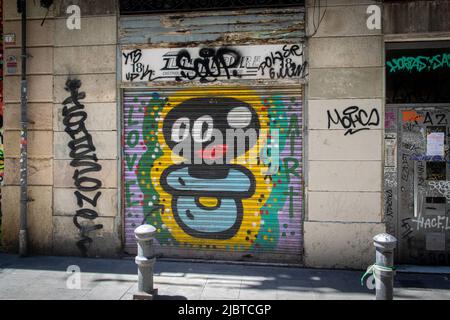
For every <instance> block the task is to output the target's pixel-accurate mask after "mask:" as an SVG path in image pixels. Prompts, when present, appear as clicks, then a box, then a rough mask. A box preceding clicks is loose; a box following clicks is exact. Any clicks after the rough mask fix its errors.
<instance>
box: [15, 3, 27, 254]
mask: <svg viewBox="0 0 450 320" xmlns="http://www.w3.org/2000/svg"><path fill="white" fill-rule="evenodd" d="M17 5H18V11H19V12H20V13H22V54H21V57H22V65H21V67H22V76H21V81H20V114H21V117H20V124H21V132H20V217H19V222H20V231H19V255H20V256H21V257H24V256H26V255H27V254H28V231H27V203H28V194H27V188H28V184H27V157H28V155H27V139H28V132H27V130H28V128H27V125H28V119H27V90H28V89H27V48H26V46H27V1H26V0H18V1H17Z"/></svg>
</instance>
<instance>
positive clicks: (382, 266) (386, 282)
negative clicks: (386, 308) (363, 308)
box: [373, 233, 397, 300]
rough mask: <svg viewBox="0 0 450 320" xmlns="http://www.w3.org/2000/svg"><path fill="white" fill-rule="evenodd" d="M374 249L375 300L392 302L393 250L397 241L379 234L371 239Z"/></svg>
mask: <svg viewBox="0 0 450 320" xmlns="http://www.w3.org/2000/svg"><path fill="white" fill-rule="evenodd" d="M373 244H374V246H375V249H376V262H375V266H374V271H373V272H374V278H375V292H376V293H375V299H376V300H392V299H393V298H394V274H395V271H394V269H393V267H394V249H395V247H396V245H397V239H396V238H395V237H394V236H392V235H390V234H388V233H380V234H377V235H376V236H375V237H373Z"/></svg>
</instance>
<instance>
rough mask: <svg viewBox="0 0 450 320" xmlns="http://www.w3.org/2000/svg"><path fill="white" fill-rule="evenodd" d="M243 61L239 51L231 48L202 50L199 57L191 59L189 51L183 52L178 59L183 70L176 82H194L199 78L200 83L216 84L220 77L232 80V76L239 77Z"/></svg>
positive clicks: (179, 53)
mask: <svg viewBox="0 0 450 320" xmlns="http://www.w3.org/2000/svg"><path fill="white" fill-rule="evenodd" d="M240 60H241V55H240V54H239V52H238V51H236V50H234V49H231V48H225V47H222V48H219V49H217V50H216V49H214V48H202V49H200V51H199V57H198V58H196V59H192V58H191V54H190V53H189V51H187V50H181V51H180V52H178V54H177V57H176V65H177V67H178V68H179V69H180V70H181V72H180V76H177V77H176V78H175V80H176V81H183V80H194V79H197V78H199V79H200V82H202V83H205V82H214V81H216V80H217V79H218V78H220V77H226V78H227V79H230V78H231V76H234V77H239V75H238V73H237V71H236V70H233V72H231V70H230V69H232V68H237V67H238V65H239V62H240Z"/></svg>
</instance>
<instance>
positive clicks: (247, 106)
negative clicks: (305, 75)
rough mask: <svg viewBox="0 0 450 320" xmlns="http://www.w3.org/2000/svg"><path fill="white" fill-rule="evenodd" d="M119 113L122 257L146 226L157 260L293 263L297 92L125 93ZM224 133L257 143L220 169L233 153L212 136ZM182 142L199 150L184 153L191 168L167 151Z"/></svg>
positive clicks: (297, 254)
mask: <svg viewBox="0 0 450 320" xmlns="http://www.w3.org/2000/svg"><path fill="white" fill-rule="evenodd" d="M123 106H124V110H123V115H124V140H123V144H124V145H123V172H124V212H125V246H126V248H128V249H131V250H132V249H134V248H135V247H136V244H135V239H134V235H133V230H134V228H135V227H137V226H138V225H140V224H141V223H143V222H147V223H149V224H152V225H154V226H155V227H156V228H157V234H156V240H157V247H158V251H159V252H161V253H162V254H163V255H164V256H170V257H183V258H209V259H228V260H236V259H242V258H243V257H247V258H248V259H250V260H255V261H283V262H299V261H300V260H301V252H302V234H303V232H302V212H303V210H302V199H303V185H302V181H303V172H302V130H303V128H302V127H303V126H302V122H303V121H302V89H301V86H299V85H296V86H292V85H291V86H289V85H285V86H277V87H275V86H252V87H245V86H220V87H211V86H207V87H201V88H194V89H191V88H190V89H185V88H168V87H159V88H139V89H131V88H130V89H125V90H124V93H123ZM212 128H214V129H217V131H211V130H212ZM229 128H239V129H243V130H244V132H251V131H246V130H248V129H253V130H254V131H253V132H256V133H257V135H256V141H255V140H254V139H253V140H252V139H251V137H249V138H248V140H246V142H245V144H244V145H243V147H244V149H243V150H241V151H236V153H234V157H232V158H233V160H232V161H230V162H227V161H224V163H222V164H220V161H219V160H218V159H219V158H221V157H222V158H225V156H226V155H228V156H230V154H231V153H232V151H229V150H233V149H237V145H235V143H234V140H230V139H227V138H226V135H225V134H224V135H223V139H224V140H223V143H220V139H219V138H218V137H217V136H216V135H215V133H217V132H221V133H225V129H229ZM213 133H214V135H213ZM212 136H214V138H211V137H212ZM277 136H278V139H277ZM183 139H185V140H186V141H191V142H192V141H194V142H195V141H196V142H200V145H201V147H202V149H201V150H200V151H199V150H197V149H195V150H194V149H193V150H192V151H188V152H185V153H183V156H184V158H186V157H190V158H191V162H189V164H179V162H180V161H181V159H182V157H173V154H174V153H175V151H174V150H172V149H171V148H175V145H176V142H180V141H181V140H183ZM189 139H190V140H189ZM212 141H214V142H213V143H212ZM191 142H189V143H188V144H189V145H191V144H190V143H191ZM208 143H210V145H214V146H215V147H213V148H208V147H207V145H208ZM267 146H271V147H270V148H269V149H268V148H267ZM233 147H236V148H233ZM268 150H269V151H268ZM277 150H278V153H279V157H278V156H277V155H276V153H277ZM252 157H253V158H252ZM211 159H213V160H214V159H215V160H216V162H219V164H217V163H216V164H207V163H205V162H208V161H209V162H208V163H210V162H211ZM277 159H278V164H277Z"/></svg>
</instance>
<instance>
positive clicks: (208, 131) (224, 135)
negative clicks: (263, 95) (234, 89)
mask: <svg viewBox="0 0 450 320" xmlns="http://www.w3.org/2000/svg"><path fill="white" fill-rule="evenodd" d="M259 129H260V125H259V120H258V116H257V114H256V112H255V111H254V110H253V108H252V107H251V106H250V105H248V104H247V103H245V102H243V101H240V100H237V99H234V98H227V97H218V98H215V97H211V98H209V97H208V98H193V99H190V100H187V101H185V102H184V103H181V104H179V105H178V106H177V107H176V108H173V109H172V110H171V111H170V112H169V113H168V114H167V117H166V118H165V120H164V123H163V132H164V139H165V140H166V143H167V145H168V146H169V148H170V149H172V150H173V151H175V150H174V149H176V148H175V146H178V147H180V148H179V149H180V150H182V151H183V155H182V156H183V157H184V158H185V159H186V160H187V162H188V163H193V164H213V163H214V164H222V163H226V162H230V160H232V159H233V158H235V157H237V156H239V155H241V154H243V153H245V152H247V151H248V150H249V149H250V148H251V147H253V146H254V144H255V143H256V140H257V137H258V133H259Z"/></svg>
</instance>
